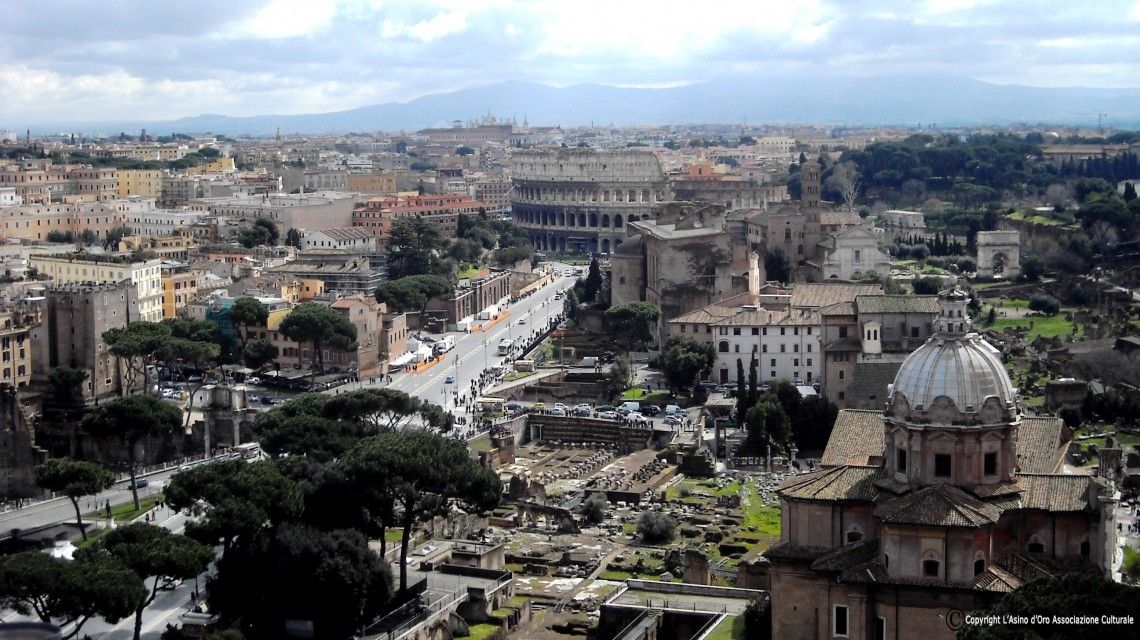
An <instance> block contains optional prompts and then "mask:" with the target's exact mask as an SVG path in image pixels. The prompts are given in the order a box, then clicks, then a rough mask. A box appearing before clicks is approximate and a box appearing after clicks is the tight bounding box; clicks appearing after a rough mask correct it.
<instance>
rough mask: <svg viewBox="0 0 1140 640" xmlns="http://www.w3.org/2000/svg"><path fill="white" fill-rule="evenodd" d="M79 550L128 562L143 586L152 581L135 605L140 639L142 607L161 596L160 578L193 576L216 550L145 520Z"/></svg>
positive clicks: (83, 552) (94, 555)
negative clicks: (159, 591)
mask: <svg viewBox="0 0 1140 640" xmlns="http://www.w3.org/2000/svg"><path fill="white" fill-rule="evenodd" d="M80 554H82V555H83V556H85V557H87V558H97V557H99V556H102V555H106V556H109V557H111V558H114V559H116V560H118V561H119V562H121V563H123V564H124V565H126V566H127V568H128V569H130V570H131V571H133V572H134V574H135V575H136V576H138V579H139V580H141V581H142V582H143V584H144V586H145V585H146V583H147V582H148V581H149V582H150V587H149V589H147V595H146V597H145V598H143V599H142V600H141V601H140V602H139V603H138V606H136V607H135V635H134V640H139V637H140V635H141V634H142V615H143V611H144V610H146V608H147V607H149V606H150V605H151V603H153V602H154V599H155V597H157V596H158V589H159V586H160V582H161V580H160V578H170V579H177V580H188V579H190V578H194V577H195V576H197V575H198V574H199V573H201V572H202V571H204V570H205V569H206V566H207V565H208V564H210V561H211V560H212V559H213V557H214V552H213V551H212V550H211V549H210V548H209V547H207V546H206V545H204V544H201V543H199V542H195V541H194V540H191V539H190V538H187V537H186V536H183V535H178V534H175V533H171V532H170V531H168V530H167V529H164V528H162V527H156V526H154V525H150V524H145V523H135V524H129V525H126V526H121V527H118V528H116V529H114V530H112V531H110V532H109V533H107V534H106V535H104V536H103V537H102V538H100V539H99V541H98V542H96V543H95V545H94V546H93V547H89V548H87V549H83V550H81V551H80Z"/></svg>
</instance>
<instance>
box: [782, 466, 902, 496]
mask: <svg viewBox="0 0 1140 640" xmlns="http://www.w3.org/2000/svg"><path fill="white" fill-rule="evenodd" d="M880 471H881V470H880V469H879V468H878V467H847V466H844V467H832V468H830V469H823V470H820V471H814V472H812V473H804V474H801V475H797V476H793V477H791V478H789V479H787V480H785V481H784V483H783V484H781V485H780V495H781V496H782V497H785V498H796V499H800V500H823V501H833V500H834V501H862V502H869V501H873V500H875V498H876V497H878V496H879V494H880V493H881V491H879V489H877V488H876V487H875V478H876V477H877V476H878V475H879V473H880Z"/></svg>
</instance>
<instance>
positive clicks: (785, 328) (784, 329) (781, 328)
mask: <svg viewBox="0 0 1140 640" xmlns="http://www.w3.org/2000/svg"><path fill="white" fill-rule="evenodd" d="M787 330H788V329H787V327H780V335H784V334H785V333H786V332H787Z"/></svg>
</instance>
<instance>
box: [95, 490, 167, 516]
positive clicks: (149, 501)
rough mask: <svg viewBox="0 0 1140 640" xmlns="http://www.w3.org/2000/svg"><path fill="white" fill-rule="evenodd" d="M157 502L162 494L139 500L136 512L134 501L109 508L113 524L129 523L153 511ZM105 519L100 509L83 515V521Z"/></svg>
mask: <svg viewBox="0 0 1140 640" xmlns="http://www.w3.org/2000/svg"><path fill="white" fill-rule="evenodd" d="M159 500H162V494H161V493H156V494H155V495H153V496H149V497H146V498H139V506H140V508H139V509H138V510H135V503H134V501H131V502H128V503H126V504H121V505H119V506H117V507H111V517H112V518H114V519H115V522H130V521H131V520H134V519H135V518H137V517H139V516H141V515H142V514H144V513H146V512H147V511H150V510H151V509H153V508H154V505H156V504H158V501H159ZM106 517H107V512H106V511H104V510H102V509H96V510H95V511H92V512H90V513H85V514H83V519H84V521H86V520H94V519H98V518H106Z"/></svg>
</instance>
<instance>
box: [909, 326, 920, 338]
mask: <svg viewBox="0 0 1140 640" xmlns="http://www.w3.org/2000/svg"><path fill="white" fill-rule="evenodd" d="M910 337H912V338H917V337H918V327H911V328H910Z"/></svg>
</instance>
